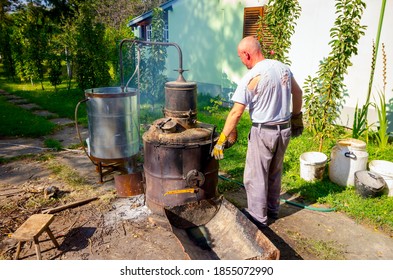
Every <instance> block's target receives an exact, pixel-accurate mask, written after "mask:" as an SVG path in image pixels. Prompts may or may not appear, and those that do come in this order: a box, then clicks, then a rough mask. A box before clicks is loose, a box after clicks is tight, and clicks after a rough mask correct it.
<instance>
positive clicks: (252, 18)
mask: <svg viewBox="0 0 393 280" xmlns="http://www.w3.org/2000/svg"><path fill="white" fill-rule="evenodd" d="M264 14H265V9H264V7H262V6H261V7H247V8H244V21H243V38H244V37H247V36H258V39H263V46H262V47H263V48H266V47H268V46H270V45H271V44H272V43H273V37H272V36H271V34H269V30H268V29H267V27H266V26H264V25H262V34H258V32H257V31H258V29H259V28H260V18H261V17H263V16H264ZM261 37H262V38H261Z"/></svg>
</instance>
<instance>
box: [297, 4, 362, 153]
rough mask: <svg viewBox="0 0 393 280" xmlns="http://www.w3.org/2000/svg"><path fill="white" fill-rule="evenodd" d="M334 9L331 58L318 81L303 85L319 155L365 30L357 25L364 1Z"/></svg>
mask: <svg viewBox="0 0 393 280" xmlns="http://www.w3.org/2000/svg"><path fill="white" fill-rule="evenodd" d="M335 7H336V14H337V18H336V20H335V23H334V27H333V28H331V30H330V36H331V38H332V40H331V41H330V42H329V45H330V46H331V51H330V54H329V56H328V57H327V58H326V59H324V60H323V61H322V62H321V63H320V65H319V70H318V72H317V77H315V78H312V77H311V76H308V78H307V79H306V81H305V84H304V91H305V93H306V95H305V117H306V119H307V121H308V128H309V129H310V130H311V131H312V132H313V135H314V137H315V138H316V140H317V141H319V150H320V151H321V150H322V148H323V142H324V139H325V138H332V137H333V132H334V129H335V127H334V125H335V121H336V120H337V118H338V117H339V115H340V110H341V107H342V104H343V97H344V93H345V91H346V87H345V84H344V82H343V81H344V75H345V74H346V73H347V68H348V67H349V66H351V65H352V63H351V61H350V58H351V57H352V55H354V54H357V51H358V50H357V44H358V42H359V39H360V37H361V36H362V35H364V30H365V26H362V25H361V24H360V20H361V17H362V14H363V11H364V9H365V7H366V4H365V3H364V2H363V1H361V0H336V4H335Z"/></svg>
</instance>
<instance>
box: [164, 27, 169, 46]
mask: <svg viewBox="0 0 393 280" xmlns="http://www.w3.org/2000/svg"><path fill="white" fill-rule="evenodd" d="M164 42H169V29H168V23H165V26H164Z"/></svg>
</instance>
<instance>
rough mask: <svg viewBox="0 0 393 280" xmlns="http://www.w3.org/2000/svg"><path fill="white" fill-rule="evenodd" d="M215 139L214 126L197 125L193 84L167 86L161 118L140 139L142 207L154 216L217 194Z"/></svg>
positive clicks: (181, 83) (170, 84)
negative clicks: (143, 178)
mask: <svg viewBox="0 0 393 280" xmlns="http://www.w3.org/2000/svg"><path fill="white" fill-rule="evenodd" d="M214 138H215V129H214V126H212V125H209V124H205V123H201V122H198V121H197V86H196V84H195V83H193V82H186V81H180V82H178V81H175V82H168V83H166V84H165V108H164V117H163V118H161V119H158V120H156V121H154V122H153V123H152V125H151V126H150V128H149V130H148V131H147V132H145V133H144V134H143V137H142V139H143V148H144V166H143V168H144V173H145V180H146V204H147V206H148V207H149V208H150V209H151V210H152V212H154V213H157V214H163V213H164V212H163V211H164V210H163V208H164V207H173V206H178V205H183V204H185V203H188V202H194V201H200V200H202V199H209V198H213V197H215V196H216V195H217V191H216V187H217V183H218V161H217V160H215V159H214V157H212V156H211V150H212V148H213V141H214Z"/></svg>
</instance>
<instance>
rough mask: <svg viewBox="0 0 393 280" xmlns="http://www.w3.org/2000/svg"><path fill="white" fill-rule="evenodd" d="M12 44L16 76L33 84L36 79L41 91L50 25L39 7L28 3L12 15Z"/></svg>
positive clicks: (43, 11)
mask: <svg viewBox="0 0 393 280" xmlns="http://www.w3.org/2000/svg"><path fill="white" fill-rule="evenodd" d="M14 20H15V27H16V28H14V39H15V40H14V43H16V44H18V46H17V47H16V48H15V49H14V50H15V59H16V60H17V67H16V69H17V74H18V76H19V77H20V78H21V79H22V80H30V81H31V83H34V80H35V79H38V80H39V81H40V83H41V87H42V89H44V86H43V79H44V74H45V71H46V69H45V67H44V62H45V60H46V59H47V55H48V39H49V36H50V29H49V28H50V23H49V20H48V18H47V17H46V15H45V10H44V9H43V7H41V6H36V5H33V4H32V3H28V4H27V6H26V7H25V8H24V9H23V10H21V11H19V12H18V13H16V14H15V15H14Z"/></svg>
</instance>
